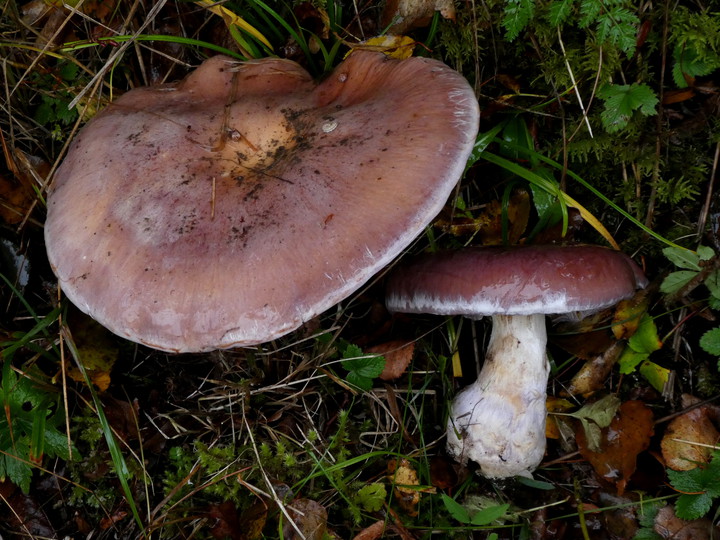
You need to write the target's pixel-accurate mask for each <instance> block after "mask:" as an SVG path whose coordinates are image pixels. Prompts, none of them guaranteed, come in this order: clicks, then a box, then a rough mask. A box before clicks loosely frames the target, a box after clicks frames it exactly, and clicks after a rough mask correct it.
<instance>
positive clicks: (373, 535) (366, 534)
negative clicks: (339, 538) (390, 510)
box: [353, 519, 387, 540]
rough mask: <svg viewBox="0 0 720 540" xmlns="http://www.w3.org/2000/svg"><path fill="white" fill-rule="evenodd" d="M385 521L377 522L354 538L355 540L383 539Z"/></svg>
mask: <svg viewBox="0 0 720 540" xmlns="http://www.w3.org/2000/svg"><path fill="white" fill-rule="evenodd" d="M386 525H387V524H386V522H385V520H384V519H383V520H380V521H376V522H375V523H373V524H372V525H370V526H369V527H365V528H364V529H363V530H362V531H360V532H359V533H358V534H356V535H355V536H354V537H353V540H377V539H378V538H382V536H383V534H384V533H385V527H386Z"/></svg>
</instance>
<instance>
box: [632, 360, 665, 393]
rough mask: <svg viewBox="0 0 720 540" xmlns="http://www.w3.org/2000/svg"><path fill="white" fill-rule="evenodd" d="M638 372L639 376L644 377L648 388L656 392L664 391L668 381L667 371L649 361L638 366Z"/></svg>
mask: <svg viewBox="0 0 720 540" xmlns="http://www.w3.org/2000/svg"><path fill="white" fill-rule="evenodd" d="M638 371H639V372H640V375H642V376H643V377H645V379H646V380H647V381H648V382H649V383H650V386H652V387H653V388H654V389H655V390H657V391H658V392H662V391H663V390H664V389H665V385H666V384H667V382H668V380H669V379H670V373H671V371H670V370H669V369H667V368H664V367H662V366H658V365H657V364H656V363H655V362H651V361H650V360H645V361H644V362H643V363H642V364H640V369H638Z"/></svg>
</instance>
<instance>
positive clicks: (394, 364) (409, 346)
mask: <svg viewBox="0 0 720 540" xmlns="http://www.w3.org/2000/svg"><path fill="white" fill-rule="evenodd" d="M365 352H366V353H368V354H381V355H382V356H383V357H385V367H384V368H383V371H382V373H381V374H380V378H381V379H382V380H383V381H391V380H393V379H397V378H399V377H402V375H403V374H404V373H405V370H406V369H407V367H408V366H409V365H410V362H412V358H413V354H414V353H415V342H414V341H410V342H407V341H403V340H399V339H396V340H393V341H387V342H385V343H381V344H379V345H375V346H373V347H368V348H367V349H365Z"/></svg>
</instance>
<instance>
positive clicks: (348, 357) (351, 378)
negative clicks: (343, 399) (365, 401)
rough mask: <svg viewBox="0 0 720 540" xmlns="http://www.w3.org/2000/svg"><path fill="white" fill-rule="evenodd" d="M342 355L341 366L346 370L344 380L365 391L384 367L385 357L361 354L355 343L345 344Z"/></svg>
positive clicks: (370, 386)
mask: <svg viewBox="0 0 720 540" xmlns="http://www.w3.org/2000/svg"><path fill="white" fill-rule="evenodd" d="M342 357H343V361H342V367H343V368H344V369H346V370H347V372H348V374H347V376H346V377H345V380H346V381H347V382H349V383H350V384H352V385H353V386H356V387H357V388H359V389H360V390H363V391H365V392H367V391H368V390H370V389H371V388H372V384H373V379H375V378H376V377H378V376H379V375H380V374H381V373H382V371H383V369H384V368H385V358H383V357H382V356H379V355H369V354H363V352H362V349H360V347H358V346H357V345H352V344H347V346H346V347H345V349H344V350H343V351H342Z"/></svg>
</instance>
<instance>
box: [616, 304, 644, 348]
mask: <svg viewBox="0 0 720 540" xmlns="http://www.w3.org/2000/svg"><path fill="white" fill-rule="evenodd" d="M647 308H648V300H647V295H645V294H637V295H635V296H634V297H633V298H630V299H628V300H623V301H622V302H620V303H619V304H618V305H617V306H616V308H615V314H614V315H613V323H612V331H613V334H614V335H615V338H616V339H629V338H631V337H632V336H633V334H635V332H636V331H637V329H638V327H639V326H640V321H641V320H642V316H643V315H644V314H645V312H646V311H647Z"/></svg>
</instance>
